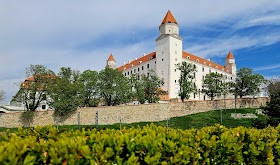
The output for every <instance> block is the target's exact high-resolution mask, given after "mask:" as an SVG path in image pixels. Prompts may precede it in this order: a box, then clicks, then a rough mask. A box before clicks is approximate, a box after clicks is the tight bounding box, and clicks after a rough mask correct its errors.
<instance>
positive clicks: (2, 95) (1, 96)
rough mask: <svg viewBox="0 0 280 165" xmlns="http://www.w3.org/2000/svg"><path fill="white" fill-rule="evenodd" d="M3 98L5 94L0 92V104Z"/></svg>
mask: <svg viewBox="0 0 280 165" xmlns="http://www.w3.org/2000/svg"><path fill="white" fill-rule="evenodd" d="M4 98H5V92H4V91H2V90H0V102H1V101H3V100H4Z"/></svg>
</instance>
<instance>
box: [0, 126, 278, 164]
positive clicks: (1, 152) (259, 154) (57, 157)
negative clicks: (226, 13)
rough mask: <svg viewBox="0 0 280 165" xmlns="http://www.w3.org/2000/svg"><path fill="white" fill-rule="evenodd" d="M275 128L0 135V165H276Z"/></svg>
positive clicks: (51, 131) (47, 131)
mask: <svg viewBox="0 0 280 165" xmlns="http://www.w3.org/2000/svg"><path fill="white" fill-rule="evenodd" d="M279 133H280V126H278V127H276V128H274V127H268V128H265V129H255V128H244V127H237V128H232V129H229V128H226V127H224V126H221V125H215V126H212V127H204V128H202V129H200V130H197V129H190V130H180V129H172V128H169V129H167V128H165V127H160V126H155V125H150V126H145V127H143V128H140V127H138V128H129V129H122V130H114V129H106V130H99V131H98V130H96V129H90V130H85V129H82V130H68V131H67V130H57V129H56V128H55V127H51V126H48V127H37V128H28V129H22V128H20V129H18V130H17V131H16V132H13V133H10V132H9V131H6V132H0V164H274V163H275V164H279V163H280V137H279Z"/></svg>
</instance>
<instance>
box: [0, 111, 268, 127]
mask: <svg viewBox="0 0 280 165" xmlns="http://www.w3.org/2000/svg"><path fill="white" fill-rule="evenodd" d="M255 112H256V108H246V109H227V110H223V122H222V125H224V126H226V127H229V128H233V127H238V126H244V127H252V122H253V121H254V119H234V118H232V117H230V115H231V113H242V114H245V113H253V114H256V113H255ZM220 113H221V111H220V110H215V111H209V112H202V113H197V114H193V115H188V116H183V117H174V118H171V119H170V120H168V126H169V127H172V128H180V129H189V128H198V129H199V128H202V127H205V126H211V125H215V124H220V122H221V115H220ZM257 116H258V118H260V119H265V118H267V117H266V116H263V115H257ZM153 123H154V124H155V125H159V126H167V121H160V122H153ZM147 124H151V122H140V123H132V124H121V127H122V128H124V127H126V128H129V127H137V126H140V127H142V126H145V125H147ZM58 128H60V129H66V130H68V129H79V128H96V126H95V125H81V126H78V125H65V126H58ZM98 128H99V129H106V128H109V129H120V124H113V125H99V126H98ZM4 130H6V128H0V131H4ZM13 130H14V129H12V130H11V131H13Z"/></svg>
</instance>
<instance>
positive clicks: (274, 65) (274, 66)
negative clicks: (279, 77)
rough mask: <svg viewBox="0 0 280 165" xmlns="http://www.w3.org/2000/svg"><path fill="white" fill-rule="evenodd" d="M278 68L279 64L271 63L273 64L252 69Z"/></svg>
mask: <svg viewBox="0 0 280 165" xmlns="http://www.w3.org/2000/svg"><path fill="white" fill-rule="evenodd" d="M277 68H280V64H273V65H265V66H260V67H256V68H254V71H265V70H271V69H277Z"/></svg>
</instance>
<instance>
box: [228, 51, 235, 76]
mask: <svg viewBox="0 0 280 165" xmlns="http://www.w3.org/2000/svg"><path fill="white" fill-rule="evenodd" d="M226 69H227V70H229V72H230V73H231V74H233V75H236V64H235V59H234V56H233V54H232V53H231V52H229V53H228V55H227V58H226Z"/></svg>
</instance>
